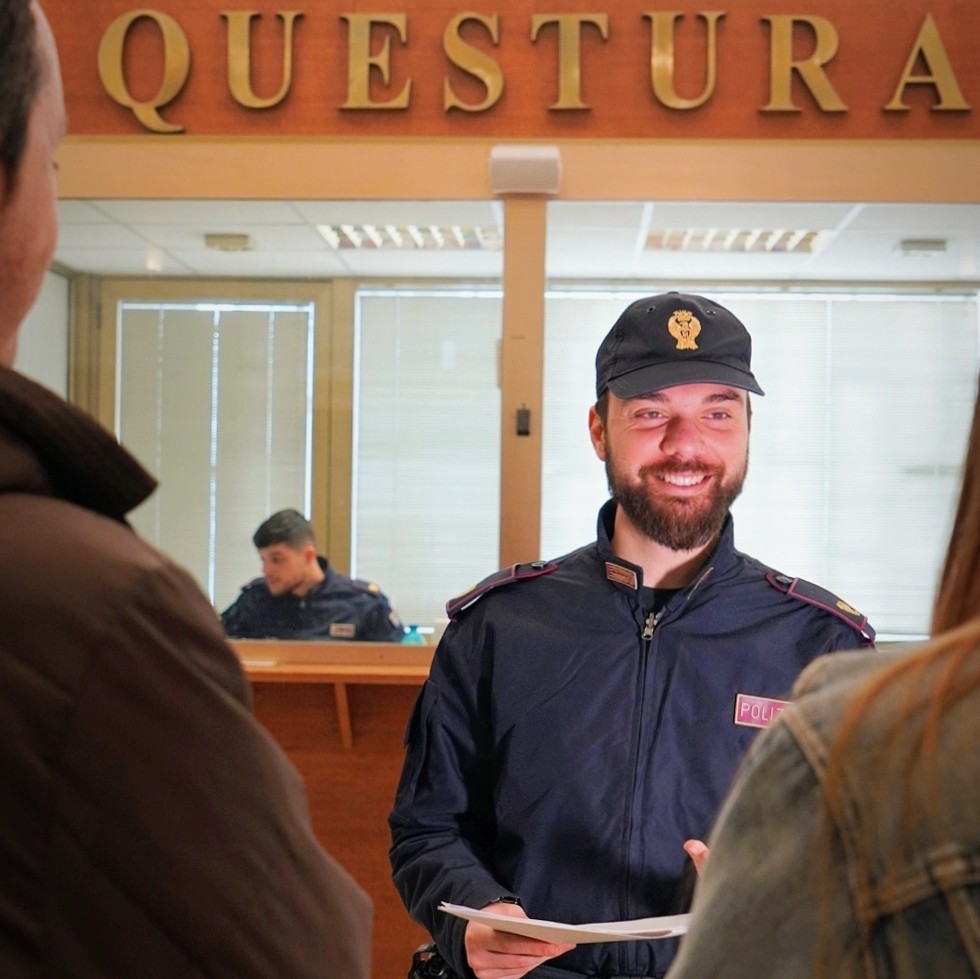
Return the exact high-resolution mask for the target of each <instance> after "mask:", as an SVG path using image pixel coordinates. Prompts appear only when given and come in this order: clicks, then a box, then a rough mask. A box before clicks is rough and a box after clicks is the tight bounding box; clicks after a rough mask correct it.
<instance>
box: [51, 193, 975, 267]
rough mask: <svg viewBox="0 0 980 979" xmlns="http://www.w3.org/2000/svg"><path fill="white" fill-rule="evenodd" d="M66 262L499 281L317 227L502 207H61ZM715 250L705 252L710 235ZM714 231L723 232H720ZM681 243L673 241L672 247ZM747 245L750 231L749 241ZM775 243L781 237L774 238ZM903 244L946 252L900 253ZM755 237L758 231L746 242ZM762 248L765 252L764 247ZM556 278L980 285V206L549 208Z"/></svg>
mask: <svg viewBox="0 0 980 979" xmlns="http://www.w3.org/2000/svg"><path fill="white" fill-rule="evenodd" d="M59 211H60V216H61V223H62V227H61V237H60V244H59V247H58V250H57V253H56V260H57V261H58V262H59V263H60V264H61V265H63V266H65V267H67V268H69V269H72V270H75V271H79V272H89V273H93V274H98V275H107V276H110V275H146V274H147V273H148V272H150V273H154V274H160V275H165V276H178V277H186V276H212V277H220V276H235V277H246V278H264V277H273V278H306V277H315V278H337V277H355V278H365V277H369V278H376V277H382V278H391V277H400V278H408V277H412V278H415V277H425V278H437V279H440V280H445V279H497V278H499V277H500V275H501V273H502V252H501V251H500V250H499V248H497V249H488V250H476V249H462V248H458V247H457V248H451V249H432V250H429V249H425V250H420V249H417V248H416V249H412V250H396V249H394V248H387V247H385V248H368V249H361V250H354V249H343V250H335V249H333V248H332V247H331V246H330V245H328V243H327V241H326V239H325V238H324V237H323V235H321V234H320V233H319V232H318V231H317V225H334V226H339V225H343V224H351V225H355V226H364V225H371V226H376V227H382V228H383V227H385V226H387V225H391V226H394V227H399V228H404V227H407V226H418V227H428V226H434V227H437V228H451V227H454V226H460V227H464V228H483V229H491V230H493V229H495V230H496V232H497V233H498V234H499V235H502V234H503V206H502V204H501V202H500V201H499V200H496V199H494V200H487V201H310V200H307V201H214V200H208V201H204V200H186V201H169V200H166V201H165V200H100V201H77V200H63V201H61V202H59ZM736 230H741V231H743V232H756V231H762V232H764V233H766V234H764V235H763V236H762V237H759V238H758V242H762V241H765V240H766V236H767V235H768V233H769V232H777V231H790V232H792V231H797V232H819V234H818V235H817V236H816V239H815V240H816V247H815V248H814V250H813V251H812V252H801V253H776V252H772V251H766V250H759V251H753V252H741V253H733V252H725V251H715V250H712V249H713V248H715V247H717V244H718V242H720V241H722V240H723V239H724V238H725V236H726V234H727V233H728V232H734V231H736ZM667 231H672V232H675V233H676V232H681V233H683V232H694V233H695V234H694V235H693V236H692V237H693V239H694V240H695V242H696V245H695V246H694V247H688V248H685V249H682V250H678V251H664V250H651V249H650V248H649V247H647V245H648V241H649V239H650V237H651V235H653V236H656V237H660V236H662V235H663V233H665V232H667ZM702 233H708V235H707V238H708V239H709V240H710V241H711V242H712V243H713V244H712V245H710V246H709V247H708V249H707V250H706V249H705V247H704V246H703V241H704V240H705V235H704V234H702ZM712 233H713V235H712ZM206 234H247V235H249V236H250V237H251V239H252V240H253V242H254V246H255V247H254V248H253V249H252V250H249V251H241V252H228V251H220V250H214V249H211V248H208V247H206V246H205V242H204V237H205V235H206ZM681 237H683V235H682V234H675V238H681ZM743 237H744V236H743ZM772 237H773V238H775V237H776V236H775V235H773V236H772ZM906 239H928V240H932V241H937V240H938V241H942V242H944V243H945V247H944V250H941V251H935V252H931V253H929V254H912V255H907V254H903V253H902V252H901V250H900V247H899V246H900V243H901V242H902V241H903V240H906ZM750 240H751V236H750ZM756 247H760V248H761V245H759V244H757V246H756ZM547 275H548V277H549V278H551V279H553V280H589V281H601V280H609V279H626V280H640V279H650V280H660V281H673V282H677V283H681V282H684V281H695V282H697V281H727V282H743V281H744V282H772V281H778V282H801V283H804V282H814V281H820V282H838V281H839V282H853V281H861V282H874V283H895V284H899V283H916V282H923V283H925V282H929V283H935V282H943V283H953V284H962V285H964V286H970V285H972V286H976V285H977V283H978V282H980V204H941V205H935V204H877V203H876V204H861V203H677V202H669V203H644V202H615V203H610V202H595V203H588V202H568V201H552V202H550V204H549V210H548V253H547Z"/></svg>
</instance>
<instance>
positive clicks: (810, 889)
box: [668, 402, 980, 979]
mask: <svg viewBox="0 0 980 979" xmlns="http://www.w3.org/2000/svg"><path fill="white" fill-rule="evenodd" d="M964 474H965V475H964V483H963V488H962V491H961V495H960V502H959V507H958V510H957V515H956V519H955V522H954V526H953V531H952V535H951V539H950V543H949V547H948V550H947V555H946V561H945V566H944V570H943V574H942V576H941V581H940V587H939V591H938V596H937V599H936V604H935V608H934V612H933V622H932V634H933V639H932V640H931V641H930V642H928V643H925V644H922V645H918V646H914V647H911V648H906V649H904V650H901V651H899V652H894V653H886V654H883V653H881V652H878V653H876V654H875V655H874V656H868V655H866V654H857V655H854V656H847V657H823V658H821V659H818V660H816V661H815V662H814V663H812V664H811V665H810V666H809V667H808V668H807V669H806V670H805V671H804V673H803V674H802V675H801V677H800V679H799V681H798V682H797V685H796V688H795V696H796V698H797V699H796V702H795V703H794V704H793V705H792V706H791V707H788V708H787V709H785V710H784V711H783V712H782V713H781V715H780V717H779V718H778V720H777V721H776V722H775V723H774V724H773V725H771V726H770V727H769V728H768V730H767V731H765V732H764V733H763V734H762V735H761V736H760V737H759V738H758V739H757V741H756V742H755V744H754V745H753V748H752V750H751V751H750V752H749V754H748V756H747V757H746V760H745V763H744V765H743V767H742V770H741V772H740V775H739V778H738V780H737V781H736V784H735V786H734V788H733V790H732V793H731V795H730V797H729V799H728V800H727V802H726V804H725V806H724V808H723V810H722V813H721V814H720V816H719V821H718V823H717V825H716V829H715V832H714V833H713V835H712V838H711V841H710V856H709V857H708V858H707V860H706V862H705V866H704V873H703V876H702V878H701V880H700V881H699V884H698V888H697V891H696V894H695V901H694V911H693V915H692V919H691V922H690V930H689V932H688V934H687V936H686V937H685V938H684V939H683V941H682V943H681V948H680V952H679V955H678V957H677V959H676V960H675V962H674V966H673V968H672V969H671V970H670V972H669V974H668V975H669V979H707V977H715V976H724V977H725V979H742V977H745V979H748V977H752V979H757V977H759V976H765V977H767V979H781V977H789V976H794V977H795V976H817V977H827V979H831V977H832V979H850V977H857V976H861V977H862V979H867V977H875V979H885V977H888V979H904V977H913V976H916V977H918V976H929V977H932V976H936V977H940V976H941V977H942V979H959V977H967V976H970V977H975V976H978V975H980V820H978V818H977V812H978V810H980V760H978V755H977V751H976V744H977V741H978V740H980V614H978V613H980V402H978V406H977V409H976V412H975V415H974V420H973V428H972V431H971V434H970V440H969V448H968V454H967V459H966V465H965V468H964Z"/></svg>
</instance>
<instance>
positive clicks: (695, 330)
mask: <svg viewBox="0 0 980 979" xmlns="http://www.w3.org/2000/svg"><path fill="white" fill-rule="evenodd" d="M667 329H668V330H670V335H671V336H672V337H673V338H674V339H675V340H676V341H677V349H678V350H697V349H698V345H697V344H696V343H695V342H694V341H695V340H696V338H697V335H698V334H699V333H700V332H701V321H700V320H699V319H698V318H697V317H696V316H695V315H694V313H692V312H691V311H690V310H688V309H679V310H677V312H675V313H674V315H673V316H671V318H670V319H669V320H668V321H667Z"/></svg>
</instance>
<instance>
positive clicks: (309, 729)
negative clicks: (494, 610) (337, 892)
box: [232, 641, 435, 979]
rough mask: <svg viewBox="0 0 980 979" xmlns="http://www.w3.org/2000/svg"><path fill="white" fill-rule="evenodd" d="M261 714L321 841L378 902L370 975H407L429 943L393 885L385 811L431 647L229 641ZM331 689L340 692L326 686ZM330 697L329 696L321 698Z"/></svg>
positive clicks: (390, 978) (382, 978)
mask: <svg viewBox="0 0 980 979" xmlns="http://www.w3.org/2000/svg"><path fill="white" fill-rule="evenodd" d="M232 646H234V648H235V650H236V652H237V653H238V656H239V658H240V659H241V661H242V663H243V665H244V667H245V671H246V673H247V674H248V676H249V678H250V679H251V681H252V692H253V699H254V702H255V715H256V717H257V718H258V720H259V722H260V723H261V724H262V725H263V726H264V727H265V728H266V729H267V730H268V731H269V733H270V734H271V735H272V736H273V737H274V738H275V739H276V741H278V743H279V744H280V746H281V747H282V748H283V750H284V751H285V752H286V754H287V756H288V757H289V759H290V761H291V762H292V763H293V764H294V765H295V766H296V768H297V769H298V770H299V773H300V775H302V777H303V781H304V783H305V784H306V794H307V799H308V800H309V806H310V817H311V819H312V821H313V829H314V832H315V833H316V835H317V838H318V839H319V840H320V842H321V843H322V844H323V846H324V847H325V848H326V849H327V851H328V852H329V853H331V854H332V855H333V856H334V857H335V858H336V859H337V860H339V861H340V863H341V864H343V866H344V867H345V868H346V869H347V870H348V872H349V873H350V874H351V875H352V876H353V877H354V879H355V880H356V881H357V882H358V883H359V884H360V885H361V886H362V887H363V888H364V889H365V890H366V891H367V892H368V894H369V895H370V896H371V899H372V901H373V902H374V933H373V940H372V949H371V956H372V969H371V974H372V976H373V977H374V979H402V977H404V976H405V975H406V973H407V972H408V965H409V962H410V961H411V958H412V952H413V951H414V950H415V949H416V948H417V947H418V946H419V945H420V944H421V943H422V942H424V941H426V940H427V935H426V933H425V931H424V930H423V929H422V928H420V927H419V926H418V925H417V924H415V922H413V921H412V920H411V919H410V918H409V916H408V913H407V912H406V911H405V907H404V905H403V904H402V901H401V898H400V897H399V896H398V894H397V892H396V891H395V887H394V885H393V884H392V882H391V868H390V866H389V863H388V848H389V846H390V843H391V837H390V833H389V830H388V814H389V812H390V811H391V807H392V803H393V802H394V798H395V788H396V786H397V784H398V777H399V774H400V773H401V767H402V762H403V760H404V757H405V750H404V746H403V739H404V736H405V731H406V728H407V725H408V719H409V715H410V714H411V710H412V705H413V704H414V702H415V698H416V695H417V693H418V690H419V688H420V687H421V686H422V684H423V683H424V681H425V678H426V676H428V672H429V664H430V662H431V659H432V654H433V652H434V651H435V647H434V646H407V645H398V644H396V643H341V642H336V643H331V642H323V643H302V642H272V641H263V642H252V641H249V642H244V641H242V642H233V643H232ZM324 684H328V685H332V686H333V687H334V696H330V695H329V694H330V692H329V690H325V689H324ZM325 694H326V696H325Z"/></svg>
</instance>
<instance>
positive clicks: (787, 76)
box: [762, 14, 847, 112]
mask: <svg viewBox="0 0 980 979" xmlns="http://www.w3.org/2000/svg"><path fill="white" fill-rule="evenodd" d="M762 20H767V21H769V24H770V52H769V58H770V73H769V86H770V87H769V103H768V105H764V106H763V107H762V111H763V112H800V111H801V109H800V107H799V106H798V105H795V104H794V102H793V96H792V85H793V72H794V71H795V72H796V73H797V74H798V75H799V76H800V79H801V80H802V82H803V84H804V85H806V87H807V88H808V89H809V91H810V94H811V95H812V96H813V98H814V99H815V100H816V103H817V105H819V106H820V109H821V110H822V111H823V112H847V106H846V105H844V103H843V102H842V101H841V100H840V97H839V96H838V95H837V93H836V92H835V91H834V87H833V86H832V85H831V84H830V81H829V79H828V78H827V76H826V74H825V73H824V71H823V66H824V65H825V64H827V62H828V61H830V60H831V59H832V58H833V57H834V55H835V54H837V46H838V37H837V30H836V28H835V27H834V25H833V24H832V23H831V22H830V21H829V20H827V18H826V17H802V16H801V17H798V16H795V15H793V14H786V15H783V14H778V15H773V16H769V17H763V18H762ZM798 23H801V24H807V25H808V26H809V27H810V28H811V30H812V31H813V34H814V37H815V39H816V42H815V44H814V49H813V53H812V54H811V55H810V57H809V58H805V59H803V60H802V61H795V60H794V59H793V27H794V25H795V24H798Z"/></svg>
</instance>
